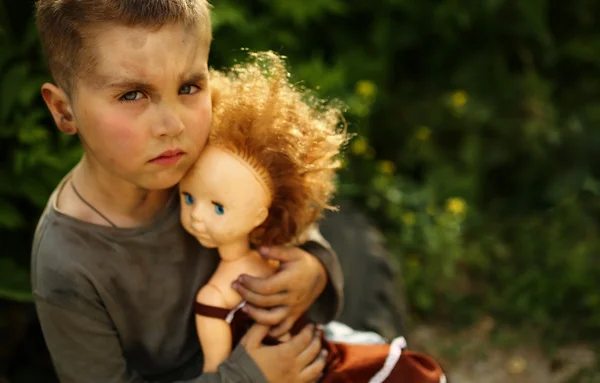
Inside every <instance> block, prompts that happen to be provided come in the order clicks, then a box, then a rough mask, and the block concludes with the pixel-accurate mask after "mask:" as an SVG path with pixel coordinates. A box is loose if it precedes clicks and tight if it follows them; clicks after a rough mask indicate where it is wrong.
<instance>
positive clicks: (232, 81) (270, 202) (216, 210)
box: [179, 52, 445, 383]
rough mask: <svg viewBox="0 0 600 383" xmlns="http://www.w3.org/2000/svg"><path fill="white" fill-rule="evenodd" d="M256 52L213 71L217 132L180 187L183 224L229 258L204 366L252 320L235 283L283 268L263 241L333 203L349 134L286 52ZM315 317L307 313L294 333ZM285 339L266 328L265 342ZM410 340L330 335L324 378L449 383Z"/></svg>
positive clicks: (214, 296) (225, 352)
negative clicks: (291, 69)
mask: <svg viewBox="0 0 600 383" xmlns="http://www.w3.org/2000/svg"><path fill="white" fill-rule="evenodd" d="M252 56H253V57H254V58H255V60H253V61H250V62H248V63H245V64H239V65H236V66H234V67H233V68H232V69H231V70H230V71H229V72H228V73H221V72H217V71H212V72H211V88H212V89H213V93H212V94H213V124H212V128H211V133H210V136H209V139H208V143H207V146H206V148H205V149H204V150H203V151H202V153H201V155H200V157H199V159H198V161H197V162H196V163H195V165H194V166H193V167H192V168H191V169H190V171H189V172H188V174H186V176H185V177H184V179H183V180H182V181H181V183H180V185H179V191H180V195H181V221H182V225H183V227H184V228H185V229H186V230H187V231H188V232H189V233H190V234H192V235H193V236H194V237H196V238H197V239H198V241H199V242H200V243H201V244H202V245H203V246H205V247H209V248H217V250H218V253H219V255H220V257H221V262H220V263H219V266H218V267H217V270H216V271H215V273H214V274H213V276H212V277H211V279H210V280H209V282H208V283H207V284H206V285H205V286H203V287H202V288H201V289H200V291H199V292H198V294H197V297H196V302H195V312H196V327H197V331H198V336H199V339H200V343H201V346H202V349H203V351H204V356H205V366H204V371H205V372H214V371H216V369H217V367H218V365H219V364H220V363H221V362H222V361H224V360H225V359H226V358H227V357H228V356H229V354H230V353H231V351H232V349H233V347H235V345H236V344H237V343H238V342H239V341H240V340H241V338H242V336H243V335H244V333H245V331H246V330H247V329H248V328H249V326H250V325H251V324H252V322H251V319H250V318H249V317H248V315H247V314H245V313H244V312H243V311H242V310H241V308H242V307H243V305H244V302H243V301H242V297H241V296H240V295H239V294H238V293H237V292H236V291H235V290H234V289H233V288H232V287H231V285H232V282H233V281H234V280H235V279H236V278H237V277H238V276H239V275H240V274H242V273H245V274H248V275H252V276H257V277H267V276H270V275H272V274H273V273H275V272H276V270H277V265H274V264H271V263H269V262H266V261H265V260H264V259H262V258H261V256H260V255H259V254H258V253H257V252H256V251H255V250H254V248H255V246H261V245H267V246H272V245H292V244H297V243H301V242H302V235H303V233H305V232H306V231H307V230H308V229H309V228H310V227H311V225H313V224H315V223H316V222H317V221H318V219H319V218H320V217H321V214H322V212H323V211H324V210H325V209H333V207H332V206H331V205H330V201H331V198H332V196H333V193H334V191H335V171H336V169H338V168H339V167H340V162H339V159H338V158H337V157H338V154H339V153H340V151H341V149H342V147H343V145H344V144H345V143H346V142H347V140H348V138H349V135H348V134H347V133H346V132H345V129H344V128H343V119H342V117H341V116H342V114H341V111H340V109H339V108H336V107H334V106H331V105H326V104H325V103H322V102H319V100H317V99H316V98H314V97H312V96H311V95H310V93H309V92H308V91H301V90H299V89H297V88H296V87H294V86H292V84H290V82H289V76H288V73H287V72H286V69H285V66H284V64H283V60H282V59H281V58H280V57H279V56H277V55H275V54H274V53H271V52H267V53H256V54H252ZM308 321H309V319H308V318H307V317H306V316H303V317H301V318H300V319H299V320H298V322H297V323H296V325H295V326H294V328H292V330H291V333H292V334H296V333H297V332H298V331H299V330H300V329H302V328H303V326H304V325H305V324H306V323H308ZM289 335H290V334H286V335H285V336H284V338H287V337H289ZM281 340H284V339H273V338H270V337H269V336H267V338H266V339H265V343H271V344H274V343H277V342H279V341H281ZM403 341H404V339H403V338H399V339H396V340H395V341H394V342H392V344H391V345H347V344H339V343H333V342H327V341H326V340H325V339H323V347H324V348H325V349H327V350H328V351H329V354H328V358H327V367H326V369H325V374H324V377H323V379H322V381H323V382H332V383H333V382H346V381H348V382H349V381H352V382H356V383H361V382H365V383H366V382H392V381H394V382H395V381H402V382H407V383H410V382H423V383H434V382H435V383H438V382H443V381H444V379H445V378H444V376H443V374H442V373H441V369H440V368H439V366H438V365H437V364H436V363H435V362H434V361H433V360H432V359H430V358H428V357H427V356H425V355H421V354H417V353H414V352H411V351H407V350H402V348H403V346H404V345H403ZM350 377H352V378H351V379H350ZM400 377H401V379H400Z"/></svg>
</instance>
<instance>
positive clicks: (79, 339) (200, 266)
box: [32, 183, 343, 383]
mask: <svg viewBox="0 0 600 383" xmlns="http://www.w3.org/2000/svg"><path fill="white" fill-rule="evenodd" d="M61 186H62V183H61V185H59V187H58V188H57V190H60V188H61ZM56 194H57V191H55V192H54V193H53V195H52V197H51V198H50V201H49V203H48V206H47V207H46V209H45V211H44V214H43V215H42V217H41V218H40V221H39V223H38V227H37V230H36V233H35V237H34V242H33V249H32V287H33V294H34V297H35V302H36V308H37V312H38V315H39V318H40V322H41V326H42V331H43V334H44V337H45V340H46V343H47V345H48V348H49V350H50V354H51V356H52V360H53V363H54V366H55V368H56V371H57V374H58V376H59V379H60V380H61V382H63V383H109V382H110V383H126V382H127V383H143V382H153V383H159V382H170V383H184V382H188V383H192V382H194V383H209V382H223V383H224V382H236V383H239V382H242V383H243V382H265V381H266V379H265V377H264V375H263V374H262V372H261V371H260V370H259V368H258V366H257V365H256V364H255V363H254V361H253V360H252V359H251V358H250V357H249V356H248V354H247V353H246V351H245V350H244V348H243V347H242V346H238V347H237V348H236V349H234V351H233V352H232V355H231V356H230V358H229V359H228V360H226V361H225V362H223V363H222V364H221V366H220V367H219V369H218V371H217V372H216V373H214V374H212V373H211V374H208V373H207V374H202V365H203V357H202V351H201V348H200V343H199V341H198V338H197V335H196V329H195V322H194V313H193V302H194V300H195V296H196V293H197V291H198V290H199V288H200V287H201V286H203V285H204V284H206V283H207V281H208V279H209V278H210V276H211V274H212V273H213V272H214V270H215V269H216V266H217V263H218V260H219V257H218V254H217V252H216V250H214V249H206V248H203V247H201V246H200V245H199V243H198V242H197V241H196V240H195V238H193V237H192V236H190V235H189V234H187V232H185V230H184V229H183V228H182V227H181V225H180V222H179V199H178V198H173V199H172V200H171V201H170V203H169V205H168V206H167V207H166V208H165V209H164V211H163V212H162V213H160V214H159V215H158V216H157V217H156V218H155V219H154V220H153V221H152V222H149V223H148V224H146V225H144V226H141V227H136V228H126V229H117V228H112V227H104V226H99V225H95V224H91V223H87V222H82V221H79V220H77V219H75V218H73V217H70V216H67V215H64V214H62V213H60V212H59V211H57V210H56V209H55V205H54V202H55V198H56V197H55V196H56ZM303 247H304V248H305V249H306V250H307V251H309V252H310V253H311V254H313V255H315V256H316V257H318V258H319V259H320V260H321V261H322V262H323V264H324V266H325V268H326V269H327V272H328V274H329V283H328V286H327V287H326V289H325V291H324V292H323V294H322V295H321V296H320V297H319V299H318V300H317V302H316V303H315V305H313V307H312V308H311V310H310V315H311V316H312V318H313V319H315V320H316V321H317V322H320V323H326V322H329V321H331V320H333V319H335V317H336V316H337V314H338V313H339V311H340V310H341V302H342V301H343V299H342V283H343V278H342V274H341V268H340V265H339V262H338V260H337V257H336V255H335V253H334V252H333V251H332V250H331V249H330V247H329V245H328V244H327V242H325V241H324V240H323V239H322V237H320V235H319V234H318V232H315V233H313V235H312V237H311V238H310V239H309V240H308V241H307V242H306V244H305V245H304V246H303Z"/></svg>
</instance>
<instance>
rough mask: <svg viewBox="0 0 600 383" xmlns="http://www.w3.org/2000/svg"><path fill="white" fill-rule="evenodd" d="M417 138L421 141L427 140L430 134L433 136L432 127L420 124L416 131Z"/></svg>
mask: <svg viewBox="0 0 600 383" xmlns="http://www.w3.org/2000/svg"><path fill="white" fill-rule="evenodd" d="M415 135H416V137H417V140H419V141H427V140H428V139H429V136H431V129H429V128H428V127H426V126H420V127H419V128H418V129H417V132H416V133H415Z"/></svg>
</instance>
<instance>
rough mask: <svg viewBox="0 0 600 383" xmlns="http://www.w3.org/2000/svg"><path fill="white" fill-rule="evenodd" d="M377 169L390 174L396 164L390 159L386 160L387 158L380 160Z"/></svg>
mask: <svg viewBox="0 0 600 383" xmlns="http://www.w3.org/2000/svg"><path fill="white" fill-rule="evenodd" d="M379 171H380V172H381V173H382V174H385V175H388V176H390V175H392V174H394V172H395V171H396V165H394V163H393V162H392V161H388V160H385V161H381V162H380V163H379Z"/></svg>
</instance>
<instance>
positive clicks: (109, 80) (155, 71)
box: [32, 0, 342, 383]
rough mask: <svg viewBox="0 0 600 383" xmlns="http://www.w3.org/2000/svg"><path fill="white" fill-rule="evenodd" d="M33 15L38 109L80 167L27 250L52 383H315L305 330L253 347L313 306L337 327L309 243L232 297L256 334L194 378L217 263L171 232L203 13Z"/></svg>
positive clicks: (125, 3)
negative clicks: (48, 79)
mask: <svg viewBox="0 0 600 383" xmlns="http://www.w3.org/2000/svg"><path fill="white" fill-rule="evenodd" d="M36 6H37V15H36V17H37V26H38V29H39V32H40V35H41V41H42V45H43V47H44V49H45V53H46V57H47V61H48V65H49V69H50V72H51V73H52V75H53V78H54V80H55V82H56V85H54V84H49V83H48V84H44V85H43V86H42V96H43V98H44V100H45V102H46V104H47V106H48V109H49V110H50V112H51V113H52V116H53V118H54V120H55V122H56V124H57V126H58V128H59V129H60V130H61V131H62V132H64V133H66V134H77V135H78V136H79V138H80V140H81V142H82V145H83V148H84V153H85V154H84V156H83V157H82V159H81V161H80V162H79V164H78V165H77V166H76V167H75V168H74V169H72V171H71V172H70V173H69V174H68V175H67V176H66V177H65V178H64V179H63V180H62V181H61V183H60V184H59V185H58V186H57V188H56V189H55V191H54V193H53V194H52V196H51V197H50V200H49V202H48V205H47V207H46V210H45V211H44V214H43V215H42V217H41V218H40V222H39V224H38V228H37V230H36V234H35V238H34V244H33V250H32V285H33V293H34V296H35V300H36V308H37V311H38V315H39V318H40V322H41V325H42V330H43V332H44V336H45V339H46V342H47V344H48V348H49V350H50V353H51V356H52V358H53V362H54V365H55V367H56V371H57V374H58V376H59V378H60V379H61V381H62V382H76V383H83V382H85V383H100V382H102V383H104V382H111V383H125V382H138V383H141V382H177V383H183V382H188V383H192V382H194V383H196V382H197V383H202V382H263V381H270V382H281V381H285V382H311V381H315V380H316V379H317V378H318V376H319V374H320V373H321V370H322V369H323V366H324V358H323V357H324V355H323V354H322V353H320V344H319V337H318V336H314V329H313V328H306V329H305V330H304V331H303V332H302V333H300V334H299V335H297V336H296V337H294V338H292V339H291V340H290V341H288V342H286V343H283V344H281V345H279V346H273V347H265V346H263V345H262V344H261V340H262V338H263V337H264V336H265V335H266V334H267V333H268V332H269V331H271V333H272V335H274V336H278V335H279V334H282V333H285V332H287V331H288V330H289V328H290V327H291V325H292V323H293V322H294V321H295V319H296V318H298V316H299V315H300V314H301V313H302V312H303V311H305V310H306V309H307V308H309V307H310V306H311V305H312V304H313V302H315V301H316V304H315V305H314V306H313V307H312V309H313V312H312V313H313V317H314V318H315V319H317V320H318V321H320V322H327V321H330V320H332V319H334V317H335V315H336V314H337V313H338V312H339V310H340V305H341V301H342V300H341V288H342V277H341V270H340V266H339V263H338V262H337V258H336V256H335V254H334V253H333V252H332V251H331V249H330V248H329V246H328V244H327V243H326V242H325V241H324V240H323V239H322V238H321V237H320V236H319V234H318V232H315V233H313V235H312V237H311V240H309V241H308V242H307V243H306V244H305V245H304V246H303V247H302V248H293V249H285V250H284V249H282V248H272V249H263V251H262V252H263V255H264V256H265V257H270V258H275V259H279V260H280V261H282V267H281V271H280V272H278V273H277V274H276V275H275V276H274V277H272V278H270V279H266V280H259V279H252V278H249V277H243V276H242V277H241V278H240V279H239V280H238V282H237V283H235V287H236V288H237V289H238V291H239V292H240V294H241V295H242V296H243V297H244V298H245V299H246V300H247V301H248V302H249V303H250V305H248V307H249V314H250V315H252V316H253V317H254V318H255V319H256V321H257V323H258V324H257V325H255V326H254V327H253V328H252V329H251V330H250V331H249V333H248V335H247V336H246V338H245V339H244V340H243V342H242V344H241V345H240V346H239V347H237V348H236V349H235V350H234V351H233V353H232V355H231V356H230V358H229V359H228V360H227V361H225V362H224V363H222V364H221V365H220V366H219V369H218V372H217V373H215V374H203V375H201V371H202V363H203V361H202V353H201V351H200V344H199V341H198V339H197V337H196V335H195V334H196V331H195V328H194V318H193V313H192V306H193V302H194V298H195V295H196V293H197V291H198V290H199V288H200V287H201V286H202V285H204V284H205V283H206V281H207V280H208V278H209V277H210V275H211V274H212V272H213V271H214V270H215V268H216V264H217V261H218V255H217V254H216V252H215V251H214V250H208V249H205V248H202V247H200V245H199V244H198V242H197V241H196V240H195V239H194V238H192V237H191V236H189V235H187V233H186V232H185V231H184V230H183V229H182V228H181V225H180V223H179V206H178V203H179V202H178V200H179V199H178V198H177V196H176V193H175V187H176V184H177V183H178V182H179V180H180V179H181V178H182V176H183V175H184V174H185V173H186V171H187V170H188V168H189V167H190V166H191V164H192V163H193V162H194V161H195V159H196V158H197V157H198V155H199V153H200V151H201V150H202V148H203V147H204V144H205V142H206V138H207V134H208V130H209V126H210V121H211V98H210V89H209V79H208V64H207V60H208V53H209V48H210V42H211V28H210V16H209V10H208V5H207V3H206V2H205V0H152V1H149V0H103V1H98V0H38V2H37V4H36ZM215 171H218V169H215ZM328 278H329V280H328ZM317 298H318V300H317Z"/></svg>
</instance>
